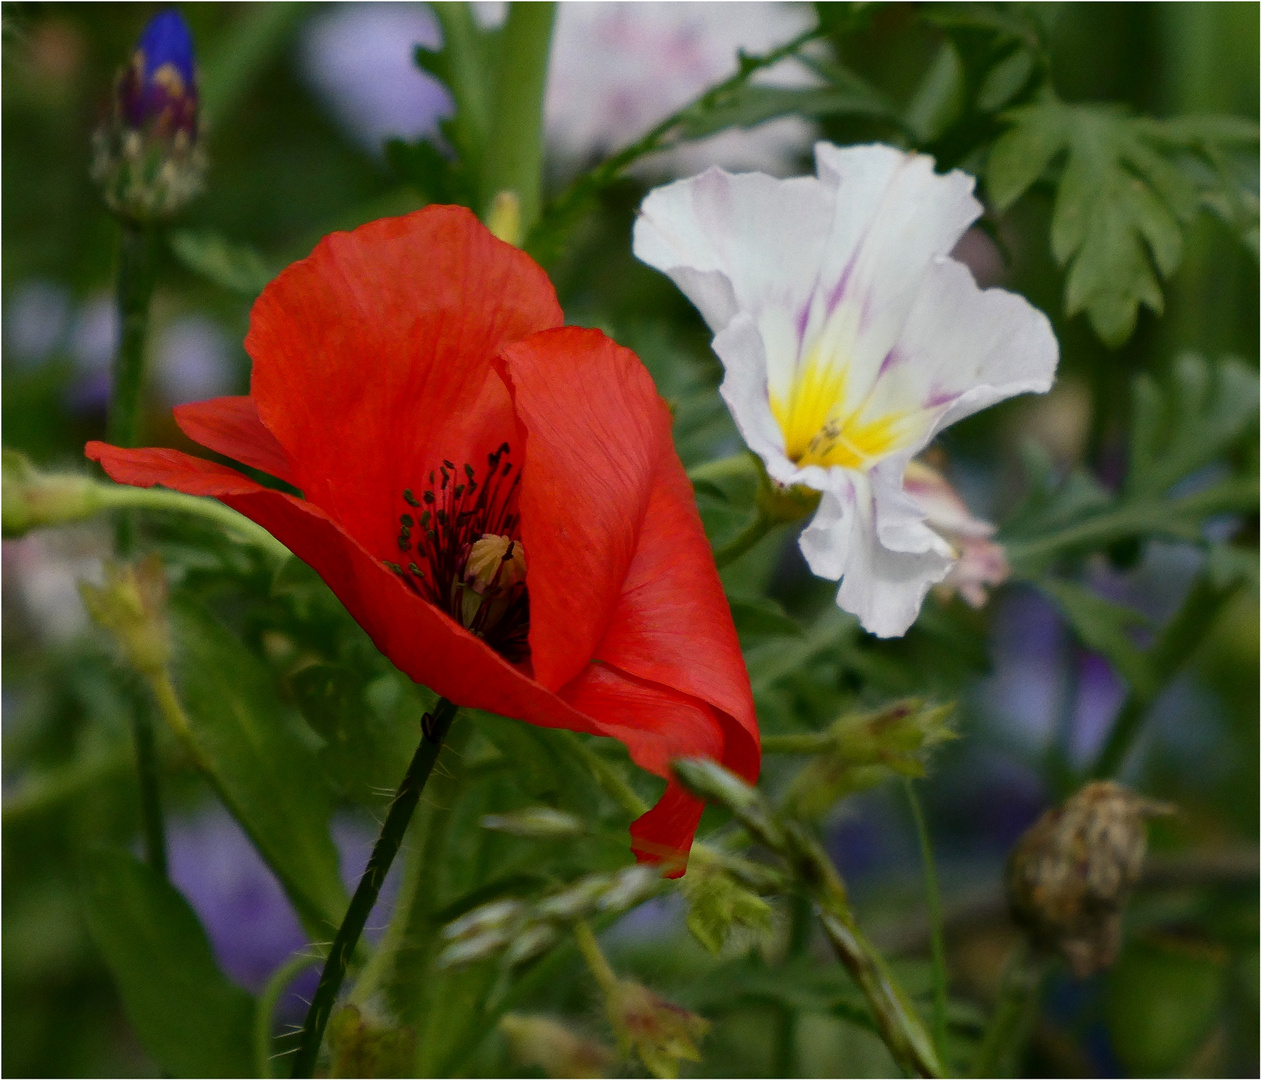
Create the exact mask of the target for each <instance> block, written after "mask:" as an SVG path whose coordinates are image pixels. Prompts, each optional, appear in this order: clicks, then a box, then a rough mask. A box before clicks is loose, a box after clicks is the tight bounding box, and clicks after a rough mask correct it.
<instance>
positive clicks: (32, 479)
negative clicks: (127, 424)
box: [0, 450, 105, 538]
mask: <svg viewBox="0 0 1261 1080" xmlns="http://www.w3.org/2000/svg"><path fill="white" fill-rule="evenodd" d="M3 461H4V483H3V485H0V501H2V502H3V515H2V517H3V529H4V535H5V537H6V538H7V537H13V536H22V535H24V534H25V533H28V532H30V531H31V530H32V529H42V528H47V527H48V526H50V525H65V524H68V523H69V522H72V521H83V520H84V519H86V518H90V517H92V515H94V514H96V513H99V512H100V511H101V510H102V509H103V508H104V505H105V501H104V499H103V498H102V497H101V485H100V484H98V483H96V482H95V481H93V480H91V479H89V478H88V477H86V476H76V475H74V474H60V475H58V474H53V473H44V472H40V471H39V470H38V469H36V468H35V466H34V465H32V464H31V462H30V460H29V459H28V458H27V457H26V455H25V454H21V453H18V451H16V450H5V451H4V459H3Z"/></svg>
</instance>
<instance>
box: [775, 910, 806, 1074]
mask: <svg viewBox="0 0 1261 1080" xmlns="http://www.w3.org/2000/svg"><path fill="white" fill-rule="evenodd" d="M789 903H790V904H791V921H790V923H789V929H788V950H787V954H786V958H787V959H792V958H794V957H799V956H804V955H805V952H806V948H807V946H808V945H809V944H810V915H811V911H810V901H809V900H807V899H806V898H805V897H804V896H801V895H793V896H791V897H790V898H789ZM777 1009H778V1012H779V1016H778V1020H779V1031H778V1032H777V1033H776V1046H775V1075H776V1076H796V1075H797V1028H798V1026H799V1025H798V1022H797V1016H798V1012H797V1009H796V1007H795V1006H794V1005H792V1004H791V1003H789V1002H784V1003H782V1004H780V1005H778V1006H777Z"/></svg>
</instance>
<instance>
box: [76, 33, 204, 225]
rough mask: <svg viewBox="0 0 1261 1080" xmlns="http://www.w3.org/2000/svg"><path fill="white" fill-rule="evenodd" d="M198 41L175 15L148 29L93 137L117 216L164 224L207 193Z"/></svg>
mask: <svg viewBox="0 0 1261 1080" xmlns="http://www.w3.org/2000/svg"><path fill="white" fill-rule="evenodd" d="M198 135H199V131H198V115H197V68H196V64H195V62H194V59H193V39H192V35H191V34H190V33H189V30H188V25H187V23H185V22H184V18H183V16H182V15H180V13H179V12H178V11H176V10H175V9H174V8H168V9H167V10H166V11H162V12H159V13H158V14H157V15H155V16H154V17H153V18H152V19H150V20H149V24H148V25H147V26H146V27H145V28H144V31H143V32H142V33H141V35H140V40H139V41H138V42H137V43H136V50H135V52H134V53H133V54H132V58H131V63H130V64H129V65H128V66H127V67H126V68H124V69H123V70H122V71H121V72H120V73H119V75H118V78H117V80H116V81H115V85H114V96H113V103H112V107H111V111H110V115H109V117H108V118H107V119H106V120H105V122H104V123H103V124H102V125H101V126H100V127H99V128H98V129H97V131H96V133H95V135H94V136H93V159H92V179H93V180H95V181H96V183H97V184H98V185H99V186H100V188H101V193H102V195H103V196H104V198H105V202H106V204H107V205H108V206H109V208H110V209H111V210H113V211H114V212H115V213H117V214H120V215H122V216H123V217H126V218H129V219H131V220H133V221H137V222H158V221H163V220H165V219H167V218H169V217H171V216H172V215H173V214H175V213H176V212H177V211H178V210H179V209H180V208H181V207H183V206H184V205H185V204H186V203H187V202H188V201H189V200H190V199H192V198H193V196H194V195H196V194H197V193H198V192H199V191H200V190H201V186H202V179H203V176H204V174H205V168H206V165H205V155H204V153H203V152H202V149H201V145H200V142H199V139H198Z"/></svg>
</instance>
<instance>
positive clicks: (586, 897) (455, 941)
mask: <svg viewBox="0 0 1261 1080" xmlns="http://www.w3.org/2000/svg"><path fill="white" fill-rule="evenodd" d="M665 887H666V882H665V881H663V880H662V877H661V870H660V868H659V867H656V866H647V865H637V866H627V867H624V868H623V869H621V870H618V871H617V872H616V873H613V874H588V875H587V876H585V877H581V878H579V879H578V880H576V881H574V882H571V883H570V884H568V885H566V886H564V887H563V888H560V889H557V890H555V891H554V892H551V893H549V894H547V895H546V896H544V897H542V898H541V899H539V900H536V901H533V902H527V901H524V900H497V901H494V902H493V903H489V904H482V905H481V906H480V907H476V908H474V909H473V910H472V911H470V912H468V913H467V914H466V915H463V916H461V917H460V918H458V919H456V920H455V921H454V922H452V923H450V924H448V925H447V926H446V927H445V928H444V929H443V931H442V936H443V937H444V938H445V939H446V940H447V941H448V942H450V944H449V945H447V947H446V948H445V949H444V950H443V952H442V954H441V955H440V956H439V957H438V964H439V966H440V967H444V968H449V967H460V966H463V965H464V964H472V963H475V962H477V961H479V960H487V959H490V958H491V957H493V956H500V955H502V959H503V963H504V965H505V966H506V967H509V968H512V967H516V966H517V965H519V964H524V963H525V962H526V961H527V960H532V959H534V958H535V957H536V956H541V955H542V954H543V953H545V952H547V951H548V950H549V949H551V948H552V947H553V946H554V945H555V944H556V943H557V942H559V941H560V939H561V936H562V934H563V931H564V928H565V927H567V926H568V925H571V924H573V923H576V922H578V921H579V920H581V919H585V918H588V917H589V916H592V915H616V914H621V913H622V912H625V911H629V910H630V909H631V908H633V907H636V906H638V905H639V904H641V903H643V902H644V901H645V900H648V899H650V898H651V897H653V896H656V895H657V894H658V893H659V892H661V891H662V890H663V889H664V888H665Z"/></svg>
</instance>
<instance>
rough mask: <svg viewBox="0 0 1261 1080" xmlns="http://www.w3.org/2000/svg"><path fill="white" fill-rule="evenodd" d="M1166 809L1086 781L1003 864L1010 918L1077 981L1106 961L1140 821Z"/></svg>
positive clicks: (1113, 949) (1131, 877) (1113, 945)
mask: <svg viewBox="0 0 1261 1080" xmlns="http://www.w3.org/2000/svg"><path fill="white" fill-rule="evenodd" d="M1172 812H1173V807H1171V806H1169V805H1168V804H1166V803H1158V802H1154V801H1152V800H1150V799H1145V798H1143V797H1142V796H1140V795H1136V794H1135V793H1134V792H1132V791H1129V790H1128V789H1126V788H1124V787H1122V786H1121V785H1120V784H1114V783H1111V782H1099V783H1093V784H1087V785H1086V786H1085V787H1084V788H1082V789H1081V790H1080V791H1079V792H1077V794H1076V795H1074V796H1073V797H1072V798H1071V799H1069V800H1068V802H1066V803H1065V804H1064V805H1063V807H1061V808H1059V809H1057V810H1048V811H1047V812H1046V813H1045V814H1043V815H1042V817H1040V818H1039V819H1038V820H1037V821H1036V822H1035V823H1034V825H1033V827H1032V828H1031V829H1029V831H1028V832H1026V833H1025V835H1024V836H1023V837H1021V839H1020V841H1019V843H1018V844H1017V845H1016V847H1015V849H1014V850H1013V851H1012V853H1011V858H1010V859H1009V860H1008V863H1007V897H1008V902H1009V904H1010V905H1011V910H1012V915H1013V917H1014V918H1015V919H1016V921H1017V922H1018V923H1020V925H1021V926H1023V927H1024V928H1025V930H1026V931H1027V932H1028V933H1029V936H1030V938H1031V939H1032V940H1033V942H1034V943H1035V944H1036V945H1038V946H1039V947H1041V948H1045V949H1049V950H1051V951H1054V952H1058V953H1059V954H1060V955H1061V956H1063V957H1064V959H1065V960H1066V961H1067V962H1068V964H1069V966H1070V967H1071V968H1072V969H1073V973H1074V974H1075V975H1076V976H1077V977H1078V978H1085V977H1086V976H1087V975H1090V974H1091V973H1093V972H1095V971H1099V970H1102V969H1104V968H1107V967H1109V966H1111V964H1112V962H1113V960H1115V959H1116V954H1117V950H1118V948H1119V947H1120V943H1121V912H1122V910H1123V908H1124V907H1125V903H1126V900H1127V899H1128V897H1129V894H1130V890H1131V889H1132V888H1133V887H1134V884H1135V883H1136V882H1137V881H1138V878H1139V875H1140V874H1141V873H1142V869H1143V856H1144V855H1145V853H1146V850H1147V826H1146V819H1147V818H1149V817H1153V816H1155V815H1158V814H1168V813H1172Z"/></svg>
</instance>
